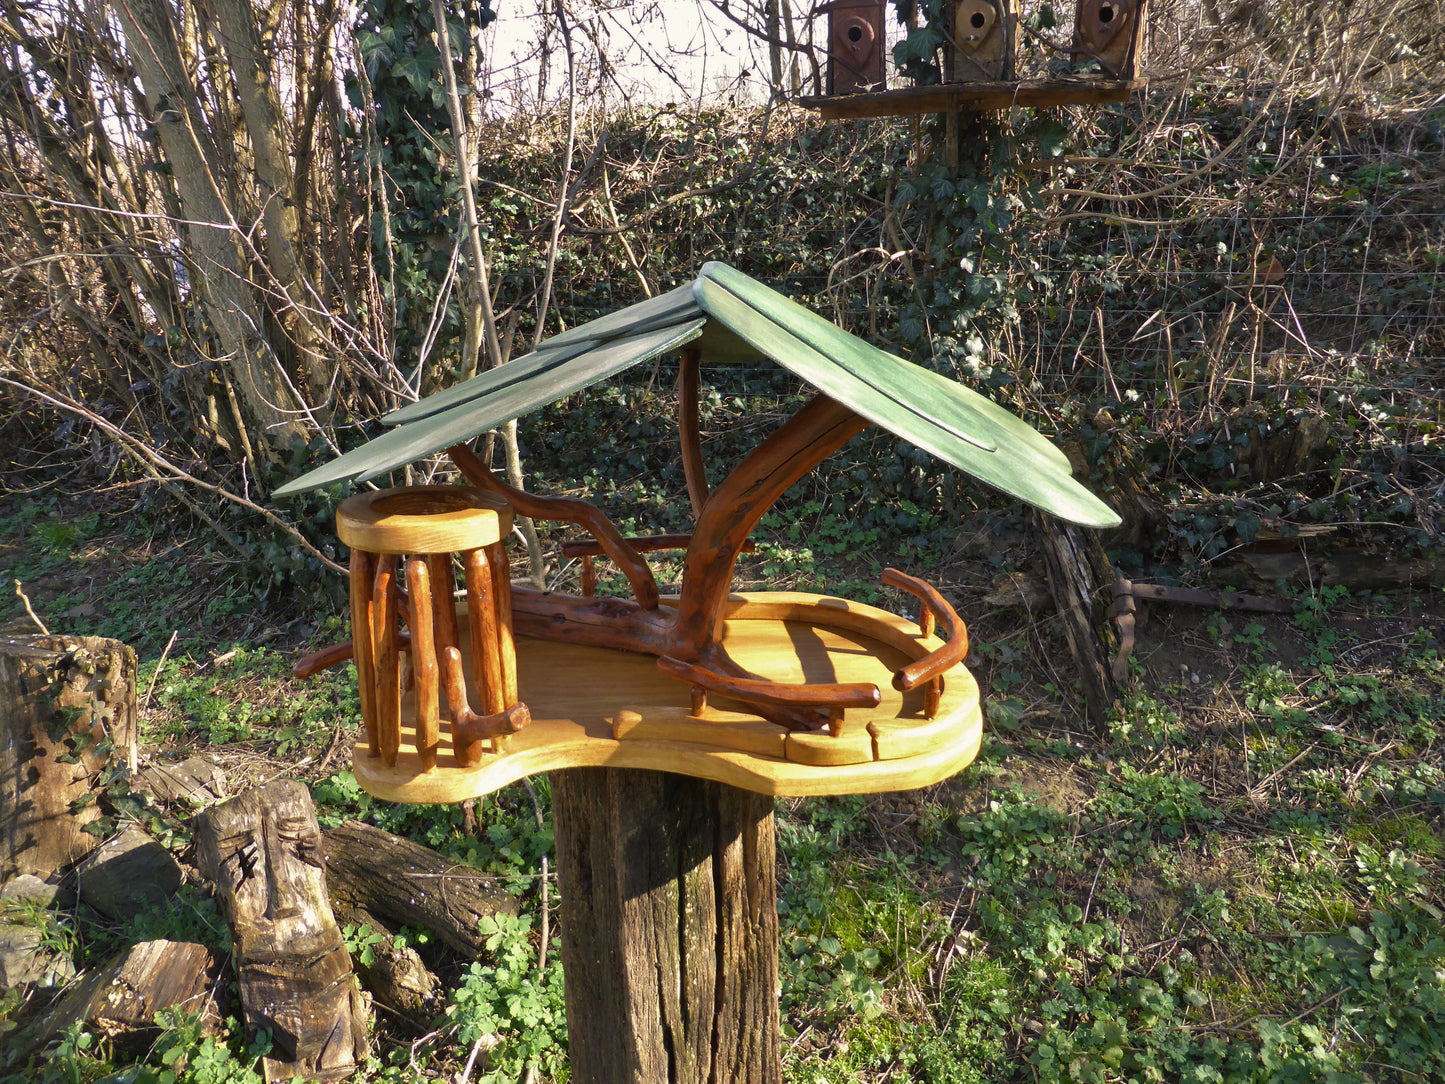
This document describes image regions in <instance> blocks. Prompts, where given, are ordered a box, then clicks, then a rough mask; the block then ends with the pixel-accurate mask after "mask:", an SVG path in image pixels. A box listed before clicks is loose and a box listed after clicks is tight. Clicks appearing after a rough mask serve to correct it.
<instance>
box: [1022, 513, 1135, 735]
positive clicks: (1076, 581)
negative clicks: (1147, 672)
mask: <svg viewBox="0 0 1445 1084" xmlns="http://www.w3.org/2000/svg"><path fill="white" fill-rule="evenodd" d="M1032 520H1033V525H1034V537H1035V539H1036V540H1037V542H1038V545H1039V549H1040V550H1041V551H1042V552H1043V555H1044V564H1045V566H1046V567H1047V569H1048V574H1049V593H1050V594H1051V595H1053V597H1054V604H1055V606H1056V607H1057V608H1058V613H1059V621H1060V623H1061V624H1062V625H1063V630H1064V639H1065V640H1066V641H1067V642H1068V645H1069V654H1070V655H1072V656H1073V659H1074V665H1075V666H1077V667H1078V670H1079V678H1080V680H1081V682H1082V683H1083V686H1084V711H1085V715H1086V717H1087V718H1088V720H1089V723H1090V725H1091V726H1093V727H1094V729H1095V730H1098V731H1101V732H1106V731H1107V729H1108V726H1109V719H1110V717H1111V716H1112V714H1113V711H1114V702H1115V701H1116V700H1117V699H1118V697H1119V685H1118V682H1117V681H1116V680H1115V679H1114V674H1113V671H1112V669H1111V667H1110V660H1111V659H1112V658H1113V656H1114V653H1115V647H1116V641H1117V635H1116V633H1115V631H1114V628H1113V625H1112V623H1111V621H1110V618H1111V617H1112V610H1113V602H1114V598H1113V592H1112V587H1113V583H1114V579H1115V576H1114V569H1113V566H1112V565H1111V564H1110V563H1109V558H1108V557H1107V556H1106V555H1105V554H1104V547H1103V545H1102V544H1101V543H1100V542H1099V538H1098V535H1096V534H1095V533H1094V532H1092V531H1090V530H1087V529H1085V528H1082V527H1077V526H1075V525H1074V524H1072V523H1064V522H1063V521H1062V520H1058V519H1055V518H1054V517H1053V516H1050V515H1046V514H1044V513H1042V512H1034V513H1032Z"/></svg>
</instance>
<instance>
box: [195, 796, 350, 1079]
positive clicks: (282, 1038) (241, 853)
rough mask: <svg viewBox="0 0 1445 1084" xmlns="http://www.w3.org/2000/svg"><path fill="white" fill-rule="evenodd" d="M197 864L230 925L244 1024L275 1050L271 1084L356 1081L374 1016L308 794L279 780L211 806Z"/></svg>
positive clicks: (201, 825)
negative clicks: (340, 922) (332, 896)
mask: <svg viewBox="0 0 1445 1084" xmlns="http://www.w3.org/2000/svg"><path fill="white" fill-rule="evenodd" d="M196 857H197V861H198V864H199V865H200V867H201V870H202V871H203V872H204V873H205V874H206V875H207V876H208V877H210V878H211V879H212V880H213V881H214V882H215V887H216V898H217V899H218V900H219V901H220V903H221V907H222V910H223V912H224V913H225V915H226V918H227V920H228V921H229V922H230V924H231V944H232V957H233V961H234V963H235V968H236V977H237V979H238V980H239V985H240V990H241V1006H242V1010H243V1014H244V1016H245V1020H246V1025H247V1027H248V1029H250V1030H251V1031H252V1032H257V1031H260V1030H262V1029H266V1030H269V1031H270V1032H271V1038H272V1041H273V1043H274V1044H275V1045H274V1047H273V1051H272V1053H273V1057H270V1058H266V1059H264V1060H263V1066H262V1067H263V1069H264V1071H265V1074H266V1079H267V1080H286V1079H289V1078H290V1077H292V1076H297V1075H300V1076H306V1077H324V1078H327V1079H337V1078H339V1077H343V1076H347V1075H349V1074H350V1073H352V1072H354V1071H355V1070H356V1068H357V1065H358V1064H359V1063H361V1062H362V1061H364V1059H365V1057H366V1049H367V1043H366V1031H367V1024H368V1021H369V1017H370V1014H369V1012H368V1009H367V1006H366V1004H365V999H364V997H363V996H362V994H361V991H360V989H359V988H358V987H357V985H356V980H355V977H354V976H353V975H352V972H351V956H350V955H349V954H348V952H347V950H346V943H345V941H344V940H343V939H342V936H341V929H340V927H339V926H337V924H336V918H335V916H334V915H333V913H332V911H331V901H330V900H329V899H328V897H327V894H326V877H325V873H324V872H323V869H324V861H323V859H322V852H321V829H320V826H319V825H318V824H317V823H316V809H315V807H314V806H313V805H312V803H311V792H310V791H308V790H307V789H306V786H305V784H303V783H300V782H298V781H296V780H294V779H281V780H276V781H274V782H271V783H268V784H267V785H266V786H264V787H260V788H257V789H256V790H252V791H248V792H246V793H245V794H242V795H240V796H238V797H236V798H232V799H231V800H230V801H228V802H223V803H221V804H220V805H216V806H212V807H211V808H210V809H208V810H206V811H205V812H204V813H201V814H199V815H198V816H197V817H196Z"/></svg>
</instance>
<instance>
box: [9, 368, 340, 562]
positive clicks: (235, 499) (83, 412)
mask: <svg viewBox="0 0 1445 1084" xmlns="http://www.w3.org/2000/svg"><path fill="white" fill-rule="evenodd" d="M0 385H6V386H8V387H12V388H14V389H16V390H17V391H22V392H25V393H26V394H28V395H33V396H35V398H37V399H39V400H41V401H42V402H45V403H49V404H50V405H51V406H54V407H59V408H60V409H61V410H65V411H69V412H70V413H71V414H75V415H77V416H79V417H81V418H84V419H85V420H86V421H88V422H89V423H90V424H91V425H94V426H95V427H96V428H98V429H100V430H102V431H103V432H105V433H107V434H109V435H110V436H111V437H113V438H114V439H115V440H116V441H117V442H118V443H119V444H121V445H122V446H123V447H125V448H126V449H127V450H129V451H131V452H133V453H134V454H136V455H138V456H139V457H141V458H142V459H144V460H145V461H146V462H148V463H149V464H150V465H151V466H152V467H154V468H156V469H158V470H164V471H166V472H167V473H168V474H170V475H171V477H172V478H174V479H175V480H177V481H182V482H190V483H191V484H192V485H194V486H198V487H200V488H201V489H204V490H206V492H208V493H213V494H215V495H216V496H217V497H220V498H221V499H222V500H227V501H231V502H232V503H233V504H239V505H240V506H241V507H242V508H246V509H249V510H250V511H252V512H255V513H256V514H258V515H260V516H261V517H262V518H264V519H265V520H267V521H268V522H270V523H272V524H275V525H276V526H277V527H280V528H281V529H282V530H283V531H285V532H286V533H287V534H289V535H291V537H293V538H294V539H296V541H297V542H298V543H299V544H300V546H301V548H302V549H304V550H306V551H307V552H308V553H310V554H311V555H312V556H313V557H315V558H316V559H317V560H319V561H320V562H321V563H322V564H324V565H325V566H326V567H327V568H329V569H331V571H333V572H339V573H341V574H342V575H343V576H344V575H348V571H347V569H346V568H345V567H344V566H342V565H339V564H337V563H336V562H335V561H333V560H332V559H331V558H330V557H327V556H326V554H324V553H322V552H321V551H320V550H319V549H317V548H316V547H315V546H314V545H312V544H311V541H310V540H309V539H308V538H307V537H306V536H305V535H303V534H302V533H301V532H300V531H299V530H297V528H296V527H295V526H294V525H292V524H290V523H288V522H286V521H285V520H284V519H282V518H281V517H280V516H278V515H277V514H276V513H275V512H272V511H271V510H270V509H268V508H263V507H262V506H261V505H259V504H257V503H256V502H255V501H252V500H250V499H249V498H246V497H241V496H237V495H236V494H235V493H232V492H231V491H230V490H229V489H226V488H225V487H224V486H220V485H216V484H215V483H213V482H205V481H202V480H201V479H199V478H197V477H196V476H195V475H193V474H191V473H190V472H189V471H186V470H184V469H182V468H181V467H178V466H177V465H176V464H174V463H172V462H171V461H170V460H169V459H167V458H166V457H165V456H163V455H161V453H160V452H158V451H156V449H155V448H153V447H151V446H150V445H149V444H147V443H146V442H145V441H143V440H141V439H140V438H139V437H135V436H132V435H131V434H130V433H127V432H126V431H125V430H124V429H122V428H120V426H118V425H116V424H114V423H113V422H111V421H109V420H108V419H106V418H103V417H102V416H101V415H99V414H97V413H95V411H93V410H90V409H88V408H87V407H86V406H84V405H83V404H81V403H77V402H75V401H74V400H73V399H70V398H68V397H67V396H65V395H63V394H61V393H60V392H57V391H42V390H41V389H40V388H37V387H34V386H33V385H31V384H26V383H25V382H24V381H20V380H12V379H10V378H9V377H6V376H0ZM160 481H161V480H160V479H159V478H157V482H160ZM172 492H174V491H172ZM221 537H222V539H223V540H225V541H227V542H228V543H229V542H231V541H232V540H231V539H230V538H228V537H227V535H226V534H225V533H224V532H223V533H222V535H221Z"/></svg>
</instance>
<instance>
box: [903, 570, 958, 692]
mask: <svg viewBox="0 0 1445 1084" xmlns="http://www.w3.org/2000/svg"><path fill="white" fill-rule="evenodd" d="M882 580H883V583H884V584H886V585H887V586H889V587H896V588H898V589H899V590H900V591H907V592H908V593H909V594H910V595H912V596H913V597H914V598H916V599H918V601H919V602H921V603H922V604H923V605H922V608H921V609H920V610H919V614H918V629H919V632H921V633H922V634H923V635H924V636H929V635H931V634H932V633H933V629H934V623H935V622H936V621H942V622H943V623H944V624H945V625H947V626H948V630H949V638H948V642H947V643H945V644H944V645H943V646H942V647H940V648H939V649H938V650H936V651H933V652H930V653H929V654H927V655H925V656H923V658H921V659H918V660H917V661H915V662H911V663H909V664H908V665H907V666H905V667H904V668H903V669H902V670H899V671H897V672H896V673H895V674H894V675H893V687H894V688H895V689H897V690H898V691H899V692H901V693H906V692H908V691H909V690H911V689H916V688H918V687H919V686H920V685H923V684H925V683H927V682H930V681H933V680H934V679H936V678H939V677H941V676H942V675H943V674H945V673H947V672H948V671H949V670H952V669H953V668H954V667H955V666H957V665H958V664H959V663H961V662H962V661H963V660H964V659H965V658H966V657H967V656H968V627H967V626H966V625H964V623H963V619H962V618H961V617H959V616H958V614H957V613H956V612H954V609H953V607H952V606H950V605H949V604H948V600H947V599H945V598H944V597H943V596H942V595H940V594H939V593H938V590H937V588H935V587H934V586H933V585H932V584H931V583H928V582H926V581H924V580H920V579H919V578H918V577H917V576H910V575H908V574H907V573H906V572H900V571H899V570H898V569H896V568H885V569H884V570H883V576H882Z"/></svg>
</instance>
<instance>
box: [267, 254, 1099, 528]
mask: <svg viewBox="0 0 1445 1084" xmlns="http://www.w3.org/2000/svg"><path fill="white" fill-rule="evenodd" d="M693 341H696V344H697V346H698V347H699V348H701V349H703V350H704V360H729V361H730V360H736V359H739V358H743V357H749V356H760V357H765V358H771V359H772V360H773V361H775V362H777V363H778V364H779V365H782V366H783V367H784V368H785V369H787V370H788V371H789V372H792V373H794V374H795V375H797V376H799V377H801V378H802V379H803V380H805V381H807V382H808V383H809V384H811V385H812V386H813V387H815V388H817V389H818V390H819V391H821V392H823V393H824V394H825V395H827V396H829V397H830V398H832V399H835V400H837V401H839V402H841V403H844V404H845V405H847V406H848V407H850V408H851V409H853V410H855V411H857V412H858V413H859V414H861V415H862V416H863V417H865V418H867V419H868V420H869V421H871V422H874V423H876V424H877V425H881V426H882V427H883V428H885V429H887V430H889V431H890V432H892V433H894V434H896V435H897V436H900V437H902V438H904V439H905V440H907V441H910V442H911V443H913V444H915V445H917V446H918V447H920V448H922V449H924V450H925V451H928V452H930V453H932V454H933V455H935V456H937V457H938V458H939V459H942V460H943V461H944V462H946V463H950V464H952V465H953V466H955V467H957V468H958V469H959V470H962V471H964V472H966V473H968V474H971V475H973V476H974V477H975V478H978V479H979V480H981V481H983V482H987V483H988V484H989V485H992V486H995V487H996V488H998V489H1001V490H1003V491H1004V492H1005V493H1008V494H1011V495H1012V496H1015V497H1017V498H1019V499H1020V500H1023V501H1025V502H1027V503H1029V504H1032V505H1034V506H1035V507H1038V508H1042V509H1043V510H1045V511H1047V512H1051V513H1053V514H1054V515H1057V516H1059V517H1060V518H1062V519H1066V520H1070V521H1072V522H1075V523H1080V524H1084V525H1086V526H1091V527H1112V526H1114V525H1116V524H1117V523H1118V522H1119V517H1118V516H1117V515H1115V513H1114V512H1113V511H1112V510H1111V509H1110V508H1109V507H1108V506H1107V505H1105V504H1104V503H1103V502H1102V501H1100V500H1099V499H1098V498H1097V497H1095V496H1094V495H1093V494H1092V493H1090V492H1089V491H1088V490H1087V489H1085V488H1084V487H1083V486H1081V485H1079V483H1077V482H1076V481H1074V479H1073V477H1072V475H1071V473H1070V468H1069V462H1068V460H1067V458H1065V456H1064V455H1063V453H1062V452H1060V451H1059V450H1058V449H1057V448H1055V447H1054V446H1053V445H1052V444H1051V443H1049V441H1048V440H1046V439H1045V438H1044V437H1043V436H1041V435H1040V434H1039V433H1038V432H1037V431H1035V430H1034V429H1033V428H1032V427H1030V426H1029V425H1027V424H1026V423H1024V422H1023V421H1021V420H1019V419H1018V418H1016V417H1015V416H1014V415H1012V414H1010V413H1009V412H1008V411H1006V410H1004V409H1003V408H1002V407H1000V406H998V405H997V404H996V403H994V402H993V401H991V400H989V399H987V398H985V397H984V396H982V395H979V394H978V393H976V392H973V391H970V390H969V389H968V388H965V387H963V386H962V385H961V384H959V383H957V382H956V381H953V380H950V379H948V378H947V377H944V376H940V375H939V374H938V373H935V372H932V371H931V370H929V369H925V368H923V367H922V366H918V365H913V364H911V363H909V362H906V361H903V360H902V359H901V358H897V357H894V356H893V355H891V354H888V353H885V352H884V351H882V350H879V349H878V348H877V347H874V346H871V345H869V344H868V343H866V342H864V341H863V340H862V339H859V338H857V337H856V336H853V335H850V334H848V333H847V332H846V331H843V330H842V329H841V328H839V327H837V326H835V325H834V324H832V323H830V322H828V321H827V320H825V319H823V318H822V317H821V316H818V315H817V314H816V313H813V312H811V311H809V310H808V309H805V308H804V307H803V306H801V305H799V304H797V303H796V302H794V301H791V300H789V299H788V298H786V297H784V296H783V295H782V294H779V293H777V292H776V291H774V290H770V289H769V288H768V287H766V286H764V285H763V284H762V283H760V282H757V281H755V280H753V279H751V278H749V277H748V276H746V275H744V274H742V272H740V271H736V270H734V269H733V268H731V267H728V266H727V265H726V264H722V263H708V264H704V265H703V268H702V271H701V273H700V274H699V276H698V277H697V279H695V280H694V281H693V282H692V283H690V284H688V285H687V286H682V287H679V288H678V289H676V290H672V291H670V292H668V293H666V294H661V295H659V296H657V297H653V298H649V299H648V300H646V301H644V302H641V303H640V304H637V305H633V306H631V307H629V308H626V309H620V310H618V311H617V312H613V313H609V314H608V315H606V316H603V317H601V318H599V319H597V320H593V321H590V322H589V323H586V324H582V325H580V326H578V327H575V328H572V329H571V330H569V331H565V332H563V333H562V334H561V335H557V336H554V337H553V338H551V339H548V340H547V341H546V342H544V343H542V344H541V346H540V347H538V349H537V350H535V351H533V352H532V353H531V354H528V355H526V356H525V357H522V358H518V359H517V360H516V361H512V362H508V363H507V364H506V365H503V366H501V367H499V368H496V369H492V370H490V371H488V372H485V373H482V374H480V375H479V376H476V377H473V378H472V379H471V380H468V381H464V382H463V383H461V384H458V385H455V386H454V387H451V388H448V389H447V390H446V391H443V392H440V393H438V394H437V395H433V396H430V397H428V398H427V399H424V400H422V401H420V402H417V403H413V404H411V405H409V406H406V407H403V408H402V409H400V410H397V411H395V412H393V413H392V414H389V415H387V417H386V418H385V419H383V420H384V421H386V422H388V423H390V424H394V425H396V428H395V429H393V430H392V431H391V432H389V433H384V434H383V435H382V436H380V437H378V438H377V439H375V440H373V441H371V442H369V443H367V444H365V445H363V446H361V447H360V448H357V449H355V450H353V451H351V452H348V453H346V454H345V455H343V456H341V457H340V458H339V459H336V460H334V461H333V462H331V463H328V464H327V465H325V466H323V467H320V468H318V469H317V470H314V471H312V472H310V473H309V474H306V475H303V476H302V477H300V478H298V479H296V480H295V481H293V482H290V483H288V484H287V485H285V486H283V487H282V488H280V489H278V490H277V491H276V496H278V497H282V496H287V495H289V494H293V493H302V492H305V491H306V490H308V489H315V488H318V487H320V486H325V485H331V484H334V483H336V482H343V481H352V482H358V481H364V480H366V479H368V478H373V477H375V476H377V475H380V474H385V473H387V472H388V471H392V470H395V469H397V468H399V467H402V466H404V465H406V464H407V463H410V462H412V461H413V460H416V459H420V458H422V457H423V456H427V455H431V454H433V453H435V452H438V451H441V450H442V449H444V448H448V447H451V446H452V445H454V444H457V443H459V442H461V441H465V440H469V439H471V438H472V437H474V436H476V435H477V434H479V433H483V432H485V431H487V430H488V429H494V428H496V427H497V426H499V425H502V424H503V423H505V422H508V421H510V420H512V419H513V418H516V417H519V416H520V415H522V414H525V413H528V412H529V411H532V410H536V409H537V408H539V407H542V406H545V405H547V404H548V403H551V402H554V401H556V400H558V399H561V398H562V397H564V396H566V395H569V394H571V393H572V392H574V391H577V390H579V389H580V388H585V387H587V386H588V385H590V384H594V383H596V382H597V381H599V380H603V379H605V378H606V377H609V376H612V375H614V374H616V373H619V372H621V371H623V370H624V369H627V368H629V367H631V366H633V365H638V364H640V363H642V362H644V361H648V360H650V359H652V358H654V357H657V356H658V355H659V354H665V353H668V352H671V351H674V350H676V349H677V348H678V347H680V346H683V345H685V344H687V343H690V342H693Z"/></svg>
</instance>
